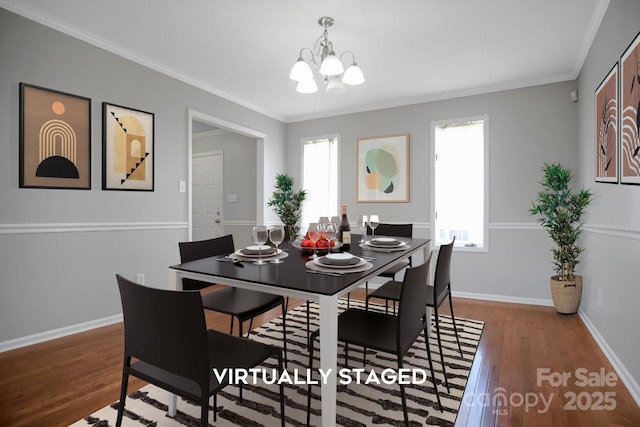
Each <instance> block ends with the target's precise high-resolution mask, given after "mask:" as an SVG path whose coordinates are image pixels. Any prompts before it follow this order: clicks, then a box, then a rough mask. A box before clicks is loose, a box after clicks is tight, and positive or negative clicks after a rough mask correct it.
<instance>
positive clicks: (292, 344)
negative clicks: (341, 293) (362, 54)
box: [71, 301, 483, 427]
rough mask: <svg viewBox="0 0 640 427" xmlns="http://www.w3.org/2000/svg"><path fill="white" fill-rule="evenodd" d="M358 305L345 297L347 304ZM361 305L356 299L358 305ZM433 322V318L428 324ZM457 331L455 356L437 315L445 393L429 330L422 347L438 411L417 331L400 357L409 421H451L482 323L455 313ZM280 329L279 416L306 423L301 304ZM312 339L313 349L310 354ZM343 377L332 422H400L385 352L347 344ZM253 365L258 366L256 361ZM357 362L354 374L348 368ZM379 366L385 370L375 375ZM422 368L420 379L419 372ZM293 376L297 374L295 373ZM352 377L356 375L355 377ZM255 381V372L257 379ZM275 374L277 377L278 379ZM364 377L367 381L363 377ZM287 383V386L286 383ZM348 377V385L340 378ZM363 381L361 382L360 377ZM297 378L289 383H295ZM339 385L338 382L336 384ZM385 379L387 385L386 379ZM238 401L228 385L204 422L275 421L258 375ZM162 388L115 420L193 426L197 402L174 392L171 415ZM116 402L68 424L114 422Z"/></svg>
mask: <svg viewBox="0 0 640 427" xmlns="http://www.w3.org/2000/svg"><path fill="white" fill-rule="evenodd" d="M360 304H361V303H359V302H357V301H351V306H352V307H353V306H358V305H360ZM362 305H363V304H362ZM345 308H346V302H345V301H340V305H339V309H340V310H344V309H345ZM369 309H370V310H382V311H384V307H382V306H377V305H375V304H369ZM310 311H311V324H312V326H311V329H312V330H315V329H317V328H318V307H317V305H315V304H313V303H312V304H311V305H310ZM281 322H282V319H281V318H278V319H275V320H273V321H271V322H269V323H267V324H266V325H263V326H261V327H260V328H257V329H256V330H254V332H252V334H251V337H252V339H255V340H259V341H263V342H267V343H270V344H274V345H281V338H282V327H281ZM432 323H433V322H432ZM456 325H457V327H458V334H459V336H460V341H461V344H462V350H463V356H462V357H461V356H460V353H459V352H458V348H457V345H456V342H455V336H454V335H453V326H452V324H451V318H450V317H448V316H440V327H441V332H442V333H443V337H442V338H443V351H444V355H445V364H446V368H447V378H448V380H449V385H450V388H451V392H450V393H448V392H447V389H446V387H445V385H444V376H443V374H442V366H441V364H440V354H439V351H438V344H437V339H436V334H435V331H433V333H432V334H431V338H430V341H429V345H430V348H431V355H432V358H433V363H434V369H435V371H436V382H437V384H438V391H439V392H440V399H441V400H442V405H443V411H442V412H440V411H439V410H438V406H437V403H436V396H435V394H434V391H433V386H432V384H431V378H430V377H429V366H428V362H427V358H426V350H425V345H424V337H423V336H421V337H420V338H419V339H418V340H417V341H416V343H414V345H413V347H412V349H411V350H410V351H409V353H408V354H407V356H406V357H405V358H404V368H408V369H411V370H412V372H415V373H416V374H418V375H417V376H416V378H417V383H418V384H413V383H412V384H408V385H406V387H405V389H406V392H407V406H408V411H409V420H410V422H411V424H412V425H415V426H432V425H435V426H453V425H454V424H455V420H456V415H457V413H458V409H459V407H460V403H461V400H462V396H463V393H464V389H465V386H466V383H467V379H468V376H469V371H470V370H471V365H472V363H473V359H474V357H475V353H476V349H477V346H478V341H479V340H480V336H481V334H482V328H483V322H479V321H475V320H469V319H462V318H456ZM287 332H288V334H287V335H288V341H287V346H288V366H287V374H288V379H290V381H287V382H286V383H285V384H286V385H285V398H286V402H285V406H286V409H285V415H286V422H287V425H292V426H304V425H306V408H307V385H306V378H307V368H308V366H307V365H308V351H307V345H306V337H307V333H306V307H305V306H301V307H298V308H296V309H295V310H292V311H290V312H289V313H288V314H287ZM317 350H318V343H317V342H316V351H315V352H314V355H316V356H317V355H318V353H319V352H318V351H317ZM343 350H344V348H343V346H342V344H340V345H339V348H338V352H339V353H338V356H339V357H338V369H341V368H345V365H344V357H343V356H344V351H343ZM267 362H268V363H269V364H268V365H265V368H266V370H267V371H266V374H267V375H268V378H270V379H271V378H272V377H271V375H272V369H275V368H276V365H275V363H274V362H272V361H271V360H268V361H267ZM349 367H350V368H351V371H350V372H349V374H350V376H347V375H346V374H345V376H338V382H339V384H338V409H337V424H338V425H342V426H370V425H374V424H376V425H391V426H395V425H404V418H403V414H402V404H401V400H400V387H399V386H398V384H397V382H393V381H392V380H393V377H392V376H390V375H392V374H393V373H397V365H396V361H395V358H394V357H393V355H389V354H385V353H376V352H375V351H373V350H368V351H367V365H366V366H362V349H361V348H358V347H356V346H350V347H349ZM259 368H262V366H261V367H259ZM318 368H319V361H318V360H316V361H315V362H314V370H313V371H312V372H313V380H318V381H320V380H321V377H320V374H319V372H318ZM358 368H362V369H364V371H361V372H360V374H358V372H356V371H354V369H358ZM386 368H390V369H393V371H390V370H389V371H386V372H387V373H389V374H390V375H387V376H386V377H384V376H383V371H384V370H385V369H386ZM422 371H424V372H426V374H427V375H426V378H424V382H423V383H422V384H419V383H420V382H422V380H423V378H422V377H421V376H420V375H419V374H420V373H421V372H422ZM296 375H297V376H296ZM358 375H360V381H357V380H358V378H357V376H358ZM258 378H259V379H260V378H261V376H259V377H258ZM280 378H281V379H282V378H283V377H280ZM367 380H368V381H367ZM289 382H291V383H292V384H289ZM348 382H350V383H349V384H347V383H348ZM367 382H368V383H367ZM296 383H297V384H296ZM340 383H343V384H340ZM387 383H389V384H387ZM243 390H244V391H243V399H242V400H240V399H239V398H238V387H237V386H228V387H226V388H224V389H223V390H222V391H221V392H220V393H219V394H218V402H217V404H218V418H217V421H216V422H213V413H211V412H210V414H209V423H210V425H215V426H221V427H223V426H243V427H245V426H279V425H280V405H279V401H278V397H279V395H278V386H277V385H273V384H271V385H265V384H264V383H262V381H258V383H257V384H256V385H253V384H248V385H246V386H244V387H243ZM311 393H312V401H311V424H312V425H320V423H321V421H320V406H321V405H320V400H319V399H320V386H319V385H314V386H313V387H312V391H311ZM167 396H168V395H167V392H165V391H164V390H161V389H159V388H157V387H155V386H153V385H147V386H145V387H144V388H142V389H141V390H140V391H137V392H135V393H132V394H131V395H130V396H129V397H128V398H127V400H126V405H125V419H124V422H123V426H167V427H181V426H199V417H200V408H199V406H198V405H197V404H194V403H192V402H188V401H185V400H182V399H180V398H178V412H177V414H176V417H175V418H170V417H168V416H167V415H166V411H167ZM116 415H117V402H115V403H113V404H111V405H109V406H107V407H105V408H103V409H101V410H99V411H97V412H95V413H94V414H91V415H90V416H88V417H86V418H84V419H82V420H80V421H78V422H76V423H74V424H73V425H72V426H71V427H85V426H95V427H107V426H115V420H116Z"/></svg>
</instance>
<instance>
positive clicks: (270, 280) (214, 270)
mask: <svg viewBox="0 0 640 427" xmlns="http://www.w3.org/2000/svg"><path fill="white" fill-rule="evenodd" d="M365 237H366V238H368V239H370V238H371V236H365ZM376 237H378V236H376ZM360 239H361V236H360V235H357V234H353V235H352V243H351V245H350V248H349V249H348V250H344V247H341V248H338V249H335V250H334V251H335V252H340V251H345V252H347V251H348V252H349V253H351V254H353V255H354V256H358V257H361V258H362V259H364V260H366V262H367V263H368V264H367V267H369V265H370V267H369V268H368V269H367V270H365V271H357V272H348V273H347V272H345V273H341V272H340V270H337V273H328V274H323V273H322V271H315V272H313V273H312V272H311V271H313V270H311V269H310V268H309V267H310V266H309V265H308V263H309V261H310V256H311V255H312V252H311V251H309V250H306V249H305V248H301V247H300V245H299V242H298V243H297V244H296V243H295V242H285V243H283V244H281V245H280V246H279V248H280V249H281V250H282V255H283V256H282V257H281V259H282V261H283V262H282V263H271V262H268V263H265V264H262V265H256V264H254V262H253V261H252V260H241V261H240V262H220V261H221V257H220V256H216V257H210V258H203V259H199V260H195V261H189V262H183V263H181V264H176V265H172V266H170V267H169V288H170V289H174V290H182V279H183V278H191V279H196V280H201V281H204V282H209V283H212V284H221V285H227V286H234V287H238V288H244V289H252V290H256V291H261V292H268V293H271V294H276V295H282V296H285V297H294V298H301V299H305V300H307V301H314V302H316V303H318V305H319V324H320V367H321V369H322V372H323V374H324V373H329V375H328V376H327V377H326V379H324V378H323V383H322V386H321V394H320V396H321V407H322V412H321V414H322V415H321V416H322V425H323V426H335V424H336V407H337V402H336V397H337V375H336V373H337V362H338V354H337V353H338V300H339V298H340V297H341V296H342V295H345V294H347V293H348V292H350V291H353V290H354V289H356V288H358V287H360V286H361V285H362V284H364V283H366V282H369V281H371V280H372V279H373V278H375V277H376V276H378V275H379V274H380V273H382V272H383V271H385V270H386V269H388V268H389V267H391V266H393V265H395V264H397V263H399V262H401V261H402V260H404V259H406V258H408V257H409V256H415V255H417V254H420V253H422V255H423V260H425V259H427V258H428V256H429V252H430V242H431V241H430V239H421V238H405V237H402V238H398V240H401V241H402V242H404V243H405V244H404V245H403V247H402V250H389V249H385V248H384V247H383V248H379V247H375V248H374V247H372V246H369V245H368V244H365V243H360V242H359V240H360ZM325 253H326V250H325ZM414 265H416V260H414ZM359 270H362V268H360V269H359ZM324 271H326V270H324ZM425 285H426V284H425ZM425 309H426V308H425ZM175 408H176V397H175V396H172V398H171V399H170V402H169V413H170V415H172V414H175V410H176V409H175Z"/></svg>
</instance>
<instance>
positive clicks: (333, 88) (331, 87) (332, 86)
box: [326, 76, 347, 95]
mask: <svg viewBox="0 0 640 427" xmlns="http://www.w3.org/2000/svg"><path fill="white" fill-rule="evenodd" d="M346 90H347V87H346V86H345V84H344V83H343V82H342V80H341V79H340V76H334V77H329V81H328V82H327V89H326V91H327V93H330V94H332V95H337V94H340V93H345V92H346Z"/></svg>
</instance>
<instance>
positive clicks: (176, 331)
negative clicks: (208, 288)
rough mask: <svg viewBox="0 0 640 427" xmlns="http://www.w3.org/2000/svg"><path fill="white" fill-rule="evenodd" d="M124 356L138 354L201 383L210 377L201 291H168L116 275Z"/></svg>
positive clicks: (170, 370)
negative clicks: (120, 301) (121, 315)
mask: <svg viewBox="0 0 640 427" xmlns="http://www.w3.org/2000/svg"><path fill="white" fill-rule="evenodd" d="M116 279H117V281H118V287H119V289H120V299H121V300H122V313H123V316H124V353H125V360H128V358H130V357H135V358H137V359H139V360H142V361H144V362H147V363H149V364H151V365H154V366H156V367H158V368H162V369H164V370H167V371H169V372H173V373H175V374H177V375H180V376H183V377H186V378H190V379H192V380H194V381H196V382H197V383H198V384H201V383H202V379H203V378H206V379H207V381H208V378H209V372H208V371H209V346H208V338H207V325H206V321H205V316H204V309H203V308H202V297H201V296H200V293H199V292H189V291H169V290H164V289H155V288H150V287H147V286H143V285H139V284H137V283H134V282H132V281H130V280H128V279H126V278H124V277H122V276H120V275H118V274H117V275H116Z"/></svg>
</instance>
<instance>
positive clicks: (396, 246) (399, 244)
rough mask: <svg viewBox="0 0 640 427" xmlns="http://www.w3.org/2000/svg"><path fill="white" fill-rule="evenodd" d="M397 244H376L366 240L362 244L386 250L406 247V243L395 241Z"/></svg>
mask: <svg viewBox="0 0 640 427" xmlns="http://www.w3.org/2000/svg"><path fill="white" fill-rule="evenodd" d="M397 242H398V243H397V244H395V245H390V244H377V243H376V242H375V241H372V240H367V241H366V242H364V244H365V245H367V246H371V247H374V248H386V249H394V248H400V247H402V246H405V245H406V242H402V241H400V240H397Z"/></svg>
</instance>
